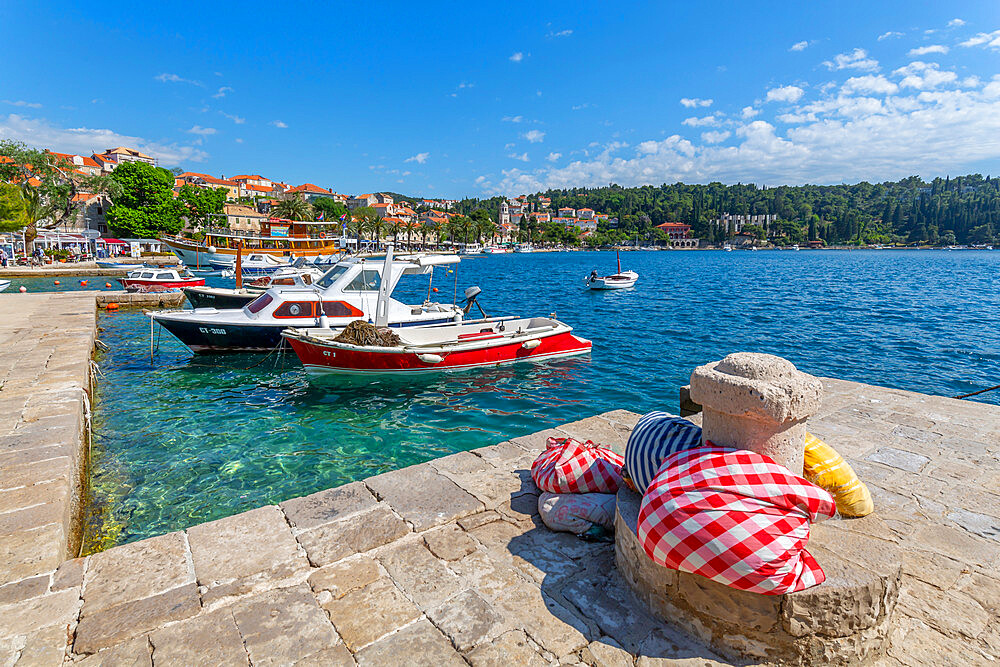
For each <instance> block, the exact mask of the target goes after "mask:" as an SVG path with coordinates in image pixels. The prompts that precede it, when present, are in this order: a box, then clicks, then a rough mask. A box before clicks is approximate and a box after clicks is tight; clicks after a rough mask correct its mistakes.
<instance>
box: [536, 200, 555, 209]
mask: <svg viewBox="0 0 1000 667" xmlns="http://www.w3.org/2000/svg"><path fill="white" fill-rule="evenodd" d="M538 205H539V206H540V207H541V208H543V209H547V208H548V207H549V206H552V200H551V199H550V198H548V197H539V198H538Z"/></svg>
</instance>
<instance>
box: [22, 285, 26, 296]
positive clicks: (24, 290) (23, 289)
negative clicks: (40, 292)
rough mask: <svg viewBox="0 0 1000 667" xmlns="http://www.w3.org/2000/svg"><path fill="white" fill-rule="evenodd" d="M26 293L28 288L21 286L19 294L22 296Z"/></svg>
mask: <svg viewBox="0 0 1000 667" xmlns="http://www.w3.org/2000/svg"><path fill="white" fill-rule="evenodd" d="M27 291H28V288H27V287H25V286H24V285H21V294H24V293H25V292H27Z"/></svg>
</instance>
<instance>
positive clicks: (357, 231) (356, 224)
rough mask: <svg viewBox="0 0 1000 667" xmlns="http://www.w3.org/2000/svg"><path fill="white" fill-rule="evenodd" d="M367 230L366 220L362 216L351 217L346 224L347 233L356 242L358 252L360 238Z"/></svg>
mask: <svg viewBox="0 0 1000 667" xmlns="http://www.w3.org/2000/svg"><path fill="white" fill-rule="evenodd" d="M367 229H368V218H366V217H365V216H364V215H362V216H359V217H354V216H351V219H350V220H349V221H348V223H347V231H348V232H350V233H351V234H354V238H355V239H357V242H358V250H361V237H362V235H363V234H364V233H365V231H366V230H367Z"/></svg>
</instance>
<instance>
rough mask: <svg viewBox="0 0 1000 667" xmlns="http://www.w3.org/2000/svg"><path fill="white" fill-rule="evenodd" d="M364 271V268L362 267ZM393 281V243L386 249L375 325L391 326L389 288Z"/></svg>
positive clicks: (376, 306) (376, 303) (376, 304)
mask: <svg viewBox="0 0 1000 667" xmlns="http://www.w3.org/2000/svg"><path fill="white" fill-rule="evenodd" d="M362 271H364V269H362ZM391 282H392V244H391V243H390V244H389V245H388V246H386V249H385V264H383V265H382V283H381V284H380V285H379V288H378V301H376V302H375V326H377V327H387V326H389V290H390V283H391Z"/></svg>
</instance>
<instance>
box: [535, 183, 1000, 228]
mask: <svg viewBox="0 0 1000 667" xmlns="http://www.w3.org/2000/svg"><path fill="white" fill-rule="evenodd" d="M539 195H541V196H545V197H549V198H550V199H551V200H552V208H553V209H555V208H558V207H561V206H569V207H571V208H582V207H589V208H592V209H594V210H596V211H600V212H602V213H609V214H611V215H614V216H618V217H619V219H620V227H621V228H622V229H623V230H628V229H634V230H637V231H640V232H642V231H645V229H647V228H649V227H651V226H655V225H658V224H660V223H662V222H686V223H689V224H691V225H692V228H693V230H692V231H693V232H694V233H695V234H697V235H698V236H699V237H701V238H705V239H708V240H710V241H714V240H721V238H716V237H720V236H722V235H724V234H725V230H724V229H723V228H718V227H715V226H712V225H709V221H710V220H712V219H714V218H717V217H718V216H719V215H720V214H722V213H733V214H760V213H773V214H777V216H778V220H779V223H778V224H777V225H772V229H770V230H769V236H772V237H776V236H782V235H786V236H788V237H789V239H790V240H791V241H793V242H798V241H801V240H803V238H821V239H823V240H824V241H826V242H827V243H828V244H829V243H851V242H858V241H861V242H868V243H888V242H893V241H903V242H910V243H914V242H930V243H937V242H950V243H955V242H958V243H988V242H992V241H993V240H994V234H995V233H996V232H997V230H998V229H1000V179H997V178H990V177H989V176H987V177H985V178H984V177H983V176H981V175H980V174H971V175H968V176H959V177H956V178H936V179H934V180H933V181H931V182H929V183H928V182H924V181H922V180H921V179H920V178H919V177H917V176H911V177H909V178H905V179H903V180H901V181H898V182H895V183H893V182H886V183H857V184H855V185H846V184H843V185H801V186H795V187H791V186H778V187H770V188H768V187H757V186H756V185H752V184H748V185H743V184H737V185H723V184H722V183H709V184H708V185H685V184H683V183H677V184H674V185H666V184H664V185H661V186H659V187H655V186H642V187H637V188H623V187H620V186H617V185H610V186H608V187H603V188H594V189H589V188H575V189H572V190H549V191H547V192H543V193H539ZM537 196H538V195H536V196H534V197H531V198H532V199H537ZM949 232H951V234H953V235H954V240H952V239H951V236H950V235H949V234H948V233H949ZM793 237H798V238H793Z"/></svg>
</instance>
